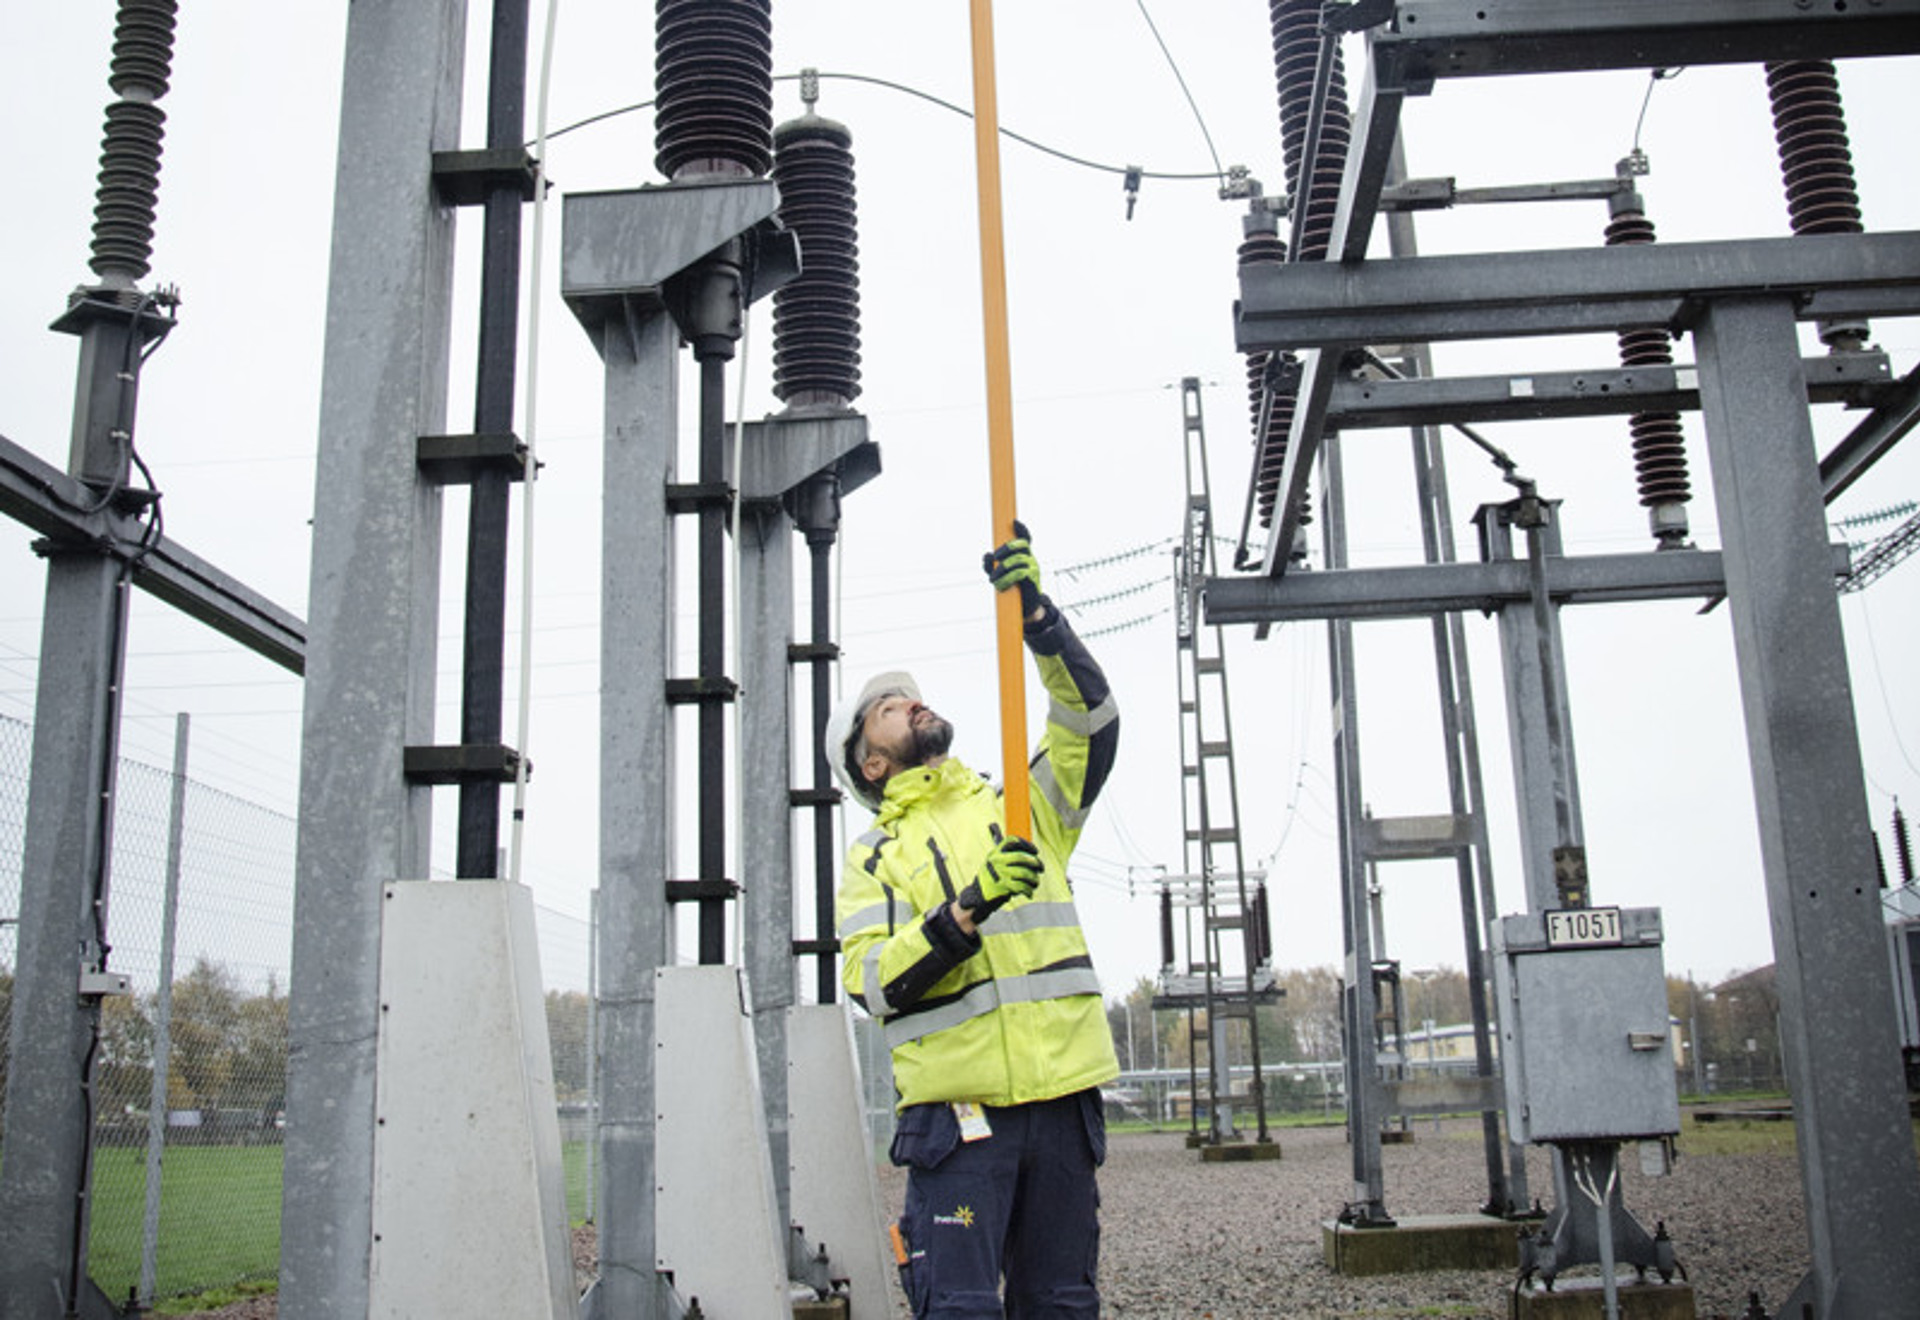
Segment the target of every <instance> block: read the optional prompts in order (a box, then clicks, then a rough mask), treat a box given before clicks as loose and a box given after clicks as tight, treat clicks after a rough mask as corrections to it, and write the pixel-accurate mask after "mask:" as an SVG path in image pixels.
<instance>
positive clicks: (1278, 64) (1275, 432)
mask: <svg viewBox="0 0 1920 1320" xmlns="http://www.w3.org/2000/svg"><path fill="white" fill-rule="evenodd" d="M1267 8H1268V12H1269V14H1270V15H1271V17H1272V30H1273V72H1274V80H1275V83H1276V85H1277V89H1278V92H1279V99H1280V145H1281V149H1282V150H1283V152H1284V153H1285V157H1286V167H1287V194H1288V197H1289V199H1290V202H1291V206H1292V208H1293V211H1294V216H1295V226H1296V227H1295V230H1294V232H1295V234H1296V235H1297V246H1296V248H1295V250H1294V253H1293V259H1294V260H1295V261H1319V260H1321V259H1322V258H1324V257H1325V256H1326V255H1327V247H1328V245H1329V243H1330V242H1331V240H1332V233H1333V215H1334V211H1335V209H1336V208H1337V207H1338V205H1339V202H1340V176H1341V175H1342V174H1343V173H1344V172H1345V171H1346V167H1347V147H1348V144H1349V143H1350V142H1351V141H1352V138H1353V127H1352V121H1351V119H1350V118H1349V116H1348V113H1347V81H1346V73H1345V70H1344V69H1343V67H1342V64H1341V60H1340V52H1339V49H1338V47H1336V48H1335V49H1334V52H1333V62H1332V66H1331V68H1330V69H1329V71H1328V81H1327V95H1326V100H1325V108H1324V111H1323V113H1322V118H1321V124H1320V137H1319V143H1318V150H1317V151H1316V152H1315V153H1314V156H1313V159H1311V160H1308V159H1306V155H1307V130H1308V128H1309V127H1310V124H1309V121H1310V120H1311V118H1312V114H1313V87H1314V80H1315V78H1316V77H1317V76H1318V70H1319V65H1320V32H1321V19H1322V14H1323V11H1324V10H1325V8H1326V5H1325V3H1324V2H1323V0H1268V6H1267ZM1249 240H1250V241H1251V235H1249ZM1274 243H1275V245H1277V246H1278V260H1281V261H1284V260H1286V248H1285V247H1284V246H1283V245H1278V240H1277V239H1275V240H1274ZM1273 259H1275V258H1274V256H1273V255H1272V249H1271V248H1269V249H1267V250H1265V251H1257V252H1254V253H1252V254H1251V255H1250V254H1249V252H1248V245H1246V244H1243V245H1242V247H1241V262H1242V264H1243V265H1244V264H1246V263H1247V262H1248V261H1249V260H1254V261H1264V260H1273ZM1291 360H1292V355H1291V354H1289V355H1287V356H1286V357H1285V358H1283V359H1282V363H1283V365H1284V364H1287V363H1290V362H1291ZM1269 364H1270V360H1269V359H1268V358H1266V357H1264V356H1263V357H1262V358H1261V360H1260V361H1259V362H1257V363H1256V362H1255V361H1253V360H1252V359H1251V358H1249V360H1248V363H1247V370H1248V373H1249V385H1250V388H1251V389H1252V390H1253V393H1254V396H1255V398H1254V408H1255V410H1256V419H1255V422H1254V426H1255V428H1256V429H1257V428H1258V427H1259V421H1258V415H1257V410H1258V408H1259V394H1260V391H1261V389H1262V381H1263V380H1264V377H1265V374H1266V372H1267V369H1268V366H1269ZM1296 389H1297V387H1296V386H1287V387H1285V388H1283V389H1277V390H1276V391H1275V392H1274V399H1273V411H1272V413H1271V414H1270V415H1269V419H1268V425H1267V431H1266V434H1264V435H1256V436H1255V437H1254V446H1255V451H1256V452H1255V458H1254V492H1255V499H1256V503H1257V506H1258V511H1259V515H1260V525H1261V526H1262V527H1271V526H1272V525H1273V512H1274V508H1275V506H1276V505H1277V503H1278V500H1279V487H1280V474H1281V473H1282V472H1283V471H1284V470H1285V468H1286V461H1287V439H1288V435H1289V433H1290V432H1291V430H1292V427H1293V414H1294V408H1295V403H1296ZM1311 516H1312V512H1311V509H1310V508H1309V507H1308V505H1307V503H1306V501H1305V500H1304V498H1303V499H1302V501H1301V505H1300V524H1301V525H1302V526H1304V525H1305V524H1306V523H1307V522H1308V521H1309V520H1310V519H1311Z"/></svg>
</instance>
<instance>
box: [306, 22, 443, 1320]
mask: <svg viewBox="0 0 1920 1320" xmlns="http://www.w3.org/2000/svg"><path fill="white" fill-rule="evenodd" d="M465 33H466V6H465V4H464V3H462V0H394V2H393V3H388V4H380V5H355V6H353V8H352V11H351V13H350V14H349V16H348V19H347V41H346V57H345V66H344V75H343V87H342V94H341V121H340V149H339V157H338V165H337V169H336V174H335V183H334V227H333V259H332V265H331V270H330V273H329V276H328V289H327V308H326V324H327V340H326V349H325V356H324V358H323V362H322V369H321V383H320V426H319V437H320V451H319V458H318V462H317V467H316V474H315V495H314V520H313V559H312V570H311V587H310V591H309V601H310V604H309V606H308V609H309V615H310V619H309V622H310V626H311V629H312V636H313V638H314V639H315V644H314V645H313V646H311V647H310V648H309V654H308V663H307V682H306V709H305V715H304V719H303V733H302V739H301V775H300V824H299V838H298V845H297V849H296V854H295V862H294V867H295V893H294V927H293V969H292V984H291V991H290V994H289V996H288V1003H289V1010H288V1011H289V1017H288V1033H289V1041H290V1052H289V1060H288V1078H287V1139H286V1160H285V1163H286V1178H285V1185H284V1189H283V1192H282V1209H281V1225H282V1231H281V1255H280V1313H281V1315H283V1316H285V1317H287V1320H337V1317H342V1316H358V1315H365V1314H366V1313H367V1310H368V1306H369V1304H370V1290H369V1282H368V1280H369V1271H370V1269H371V1267H372V1261H371V1244H372V1240H373V1232H374V1226H373V1222H372V1219H373V1206H372V1198H373V1182H372V1166H373V1148H374V1131H375V1122H374V1120H375V1112H374V1105H375V1064H376V1060H375V1041H376V1036H377V1030H378V1020H379V1009H380V1003H379V978H380V916H381V913H380V908H381V901H382V900H381V893H382V888H383V886H385V885H386V884H387V883H388V882H390V881H392V880H394V879H397V878H408V879H419V878H424V877H425V876H427V875H428V874H429V865H428V861H429V845H430V839H431V834H430V831H431V820H432V790H431V789H429V788H427V787H425V786H422V785H411V784H409V783H408V782H407V780H406V777H405V775H404V773H403V770H402V756H403V749H404V748H406V747H407V746H408V745H418V744H426V743H431V742H432V741H433V734H434V679H435V669H436V659H437V638H438V632H439V596H440V590H439V586H440V551H441V542H440V518H441V493H440V490H439V488H438V487H436V486H434V485H432V484H431V483H430V482H427V481H424V480H423V479H422V478H421V475H420V471H419V467H418V462H417V445H418V438H419V437H420V436H422V435H440V434H444V433H445V432H446V430H447V427H446V399H445V393H446V381H447V362H448V353H449V338H450V327H451V319H452V312H451V308H452V290H453V248H454V243H453V213H452V211H451V210H449V209H448V208H447V207H446V206H445V205H444V204H443V203H442V200H441V198H440V196H439V194H438V192H437V190H436V189H435V186H434V182H433V175H432V168H431V162H432V158H433V153H434V152H435V151H436V150H446V149H451V148H454V147H456V146H458V145H459V136H460V107H461V73H462V69H463V65H464V46H465Z"/></svg>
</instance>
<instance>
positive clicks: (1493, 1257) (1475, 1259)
mask: <svg viewBox="0 0 1920 1320" xmlns="http://www.w3.org/2000/svg"><path fill="white" fill-rule="evenodd" d="M1519 1234H1520V1229H1519V1226H1518V1225H1516V1224H1511V1223H1508V1222H1507V1221H1506V1220H1504V1219H1492V1218H1489V1217H1488V1216H1486V1215H1406V1216H1403V1217H1402V1218H1401V1219H1400V1220H1399V1222H1398V1223H1396V1224H1395V1225H1394V1226H1393V1227H1392V1228H1356V1227H1354V1226H1353V1225H1352V1224H1343V1223H1341V1222H1340V1221H1338V1220H1335V1219H1328V1220H1325V1221H1323V1222H1322V1223H1321V1225H1320V1254H1321V1257H1322V1258H1323V1259H1324V1260H1325V1261H1326V1262H1327V1268H1329V1269H1331V1270H1332V1271H1333V1272H1334V1273H1336V1274H1355V1275H1359V1274H1415V1273H1418V1272H1420V1271H1422V1270H1518V1269H1519V1268H1520V1244H1519Z"/></svg>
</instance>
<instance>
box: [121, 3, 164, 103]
mask: <svg viewBox="0 0 1920 1320" xmlns="http://www.w3.org/2000/svg"><path fill="white" fill-rule="evenodd" d="M178 9H179V6H178V5H177V4H176V3H175V0H121V4H120V14H119V17H118V19H117V20H116V21H115V24H114V29H113V64H112V65H111V68H110V71H109V73H108V74H107V86H109V87H111V88H113V91H114V95H116V96H125V97H128V98H131V99H134V100H141V99H145V100H153V99H156V98H158V97H161V96H165V95H166V93H167V80H168V79H169V78H170V77H172V75H173V22H174V14H175V13H176V12H177V11H178Z"/></svg>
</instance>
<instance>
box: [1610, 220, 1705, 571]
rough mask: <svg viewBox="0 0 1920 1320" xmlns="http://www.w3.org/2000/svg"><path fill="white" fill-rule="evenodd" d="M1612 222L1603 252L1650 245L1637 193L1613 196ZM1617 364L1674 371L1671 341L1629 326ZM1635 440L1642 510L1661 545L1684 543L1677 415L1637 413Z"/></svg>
mask: <svg viewBox="0 0 1920 1320" xmlns="http://www.w3.org/2000/svg"><path fill="white" fill-rule="evenodd" d="M1612 212H1613V216H1612V219H1610V220H1609V221H1608V222H1607V246H1608V247H1625V246H1632V245H1635V244H1641V243H1651V242H1653V241H1654V230H1653V221H1651V220H1649V219H1648V218H1647V214H1646V211H1645V210H1644V209H1643V204H1642V202H1641V200H1640V194H1639V193H1638V192H1633V191H1628V192H1621V193H1616V194H1615V195H1614V197H1613V202H1612ZM1620 364H1621V365H1622V366H1625V367H1666V366H1672V365H1673V336H1672V335H1671V334H1670V333H1669V332H1668V330H1667V328H1666V327H1665V326H1663V325H1641V326H1630V327H1628V328H1627V329H1624V330H1622V331H1620ZM1627 428H1628V432H1629V434H1631V436H1632V437H1633V468H1634V474H1635V477H1636V478H1637V480H1638V482H1639V487H1640V505H1641V507H1642V508H1645V509H1648V510H1650V511H1651V517H1652V520H1653V525H1654V534H1655V535H1656V536H1657V537H1658V538H1659V540H1660V542H1661V544H1662V545H1677V544H1680V543H1681V542H1683V541H1684V540H1685V539H1686V533H1687V522H1686V514H1685V513H1684V511H1683V507H1682V506H1684V505H1685V504H1686V503H1687V502H1688V501H1689V500H1691V499H1692V498H1693V489H1692V486H1691V484H1690V483H1689V481H1688V479H1687V450H1686V434H1685V432H1684V431H1682V430H1681V427H1680V414H1679V413H1677V412H1642V413H1635V414H1634V415H1633V416H1632V417H1630V418H1629V419H1628V420H1627Z"/></svg>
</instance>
